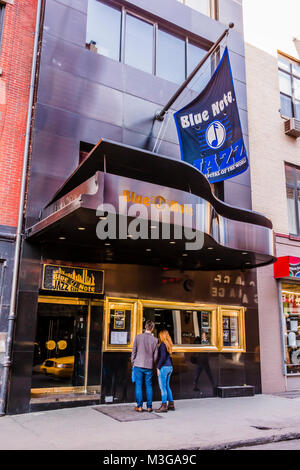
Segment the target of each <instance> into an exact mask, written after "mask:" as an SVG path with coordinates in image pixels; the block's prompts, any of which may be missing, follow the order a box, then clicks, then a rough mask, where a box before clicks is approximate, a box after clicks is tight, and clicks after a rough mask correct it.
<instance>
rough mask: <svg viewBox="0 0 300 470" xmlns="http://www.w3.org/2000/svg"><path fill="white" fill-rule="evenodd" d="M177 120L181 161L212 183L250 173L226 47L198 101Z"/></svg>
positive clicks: (184, 109) (186, 108)
mask: <svg viewBox="0 0 300 470" xmlns="http://www.w3.org/2000/svg"><path fill="white" fill-rule="evenodd" d="M174 119H175V122H176V127H177V132H178V137H179V143H180V149H181V158H182V159H183V160H184V161H186V162H188V163H190V164H191V165H194V166H195V167H196V168H198V170H200V171H201V173H203V174H204V175H205V176H206V178H207V179H208V181H209V182H210V183H216V182H218V181H223V180H226V179H228V178H232V177H234V176H236V175H238V174H240V173H243V172H244V171H245V170H247V168H248V166H249V164H248V158H247V153H246V149H245V145H244V140H243V135H242V130H241V123H240V118H239V113H238V107H237V102H236V96H235V91H234V86H233V80H232V74H231V67H230V62H229V54H228V49H227V47H226V48H225V51H224V54H223V56H222V59H221V61H220V63H219V65H218V67H217V69H216V71H215V73H214V74H213V76H212V77H211V79H210V81H209V83H208V84H207V86H206V87H205V88H204V90H203V91H202V92H201V93H200V95H199V96H198V97H197V98H196V99H194V100H193V101H192V102H191V103H189V104H187V105H186V106H185V107H184V108H182V109H180V110H179V111H177V112H176V113H175V114H174Z"/></svg>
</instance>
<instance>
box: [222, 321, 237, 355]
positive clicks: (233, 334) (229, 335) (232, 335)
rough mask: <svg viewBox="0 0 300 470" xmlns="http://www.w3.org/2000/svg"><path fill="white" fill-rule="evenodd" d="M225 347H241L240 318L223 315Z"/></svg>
mask: <svg viewBox="0 0 300 470" xmlns="http://www.w3.org/2000/svg"><path fill="white" fill-rule="evenodd" d="M223 345H224V346H235V347H237V346H238V345H239V332H238V317H235V316H231V315H228V316H226V315H223Z"/></svg>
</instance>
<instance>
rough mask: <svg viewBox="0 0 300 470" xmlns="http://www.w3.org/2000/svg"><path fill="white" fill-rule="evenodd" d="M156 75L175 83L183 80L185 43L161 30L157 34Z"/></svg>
mask: <svg viewBox="0 0 300 470" xmlns="http://www.w3.org/2000/svg"><path fill="white" fill-rule="evenodd" d="M156 74H157V75H158V76H159V77H161V78H165V79H166V80H169V81H171V82H175V83H182V82H183V81H184V80H185V41H184V40H183V39H180V38H178V37H176V36H174V35H172V34H169V33H166V32H165V31H162V30H161V29H159V30H158V34H157V56H156Z"/></svg>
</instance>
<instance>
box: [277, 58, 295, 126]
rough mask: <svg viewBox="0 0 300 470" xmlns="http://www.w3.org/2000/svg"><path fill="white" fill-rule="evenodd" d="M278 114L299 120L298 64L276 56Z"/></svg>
mask: <svg viewBox="0 0 300 470" xmlns="http://www.w3.org/2000/svg"><path fill="white" fill-rule="evenodd" d="M278 69H279V70H278V73H279V88H280V105H281V108H280V112H281V114H283V115H284V116H287V117H295V118H296V119H300V62H297V61H296V60H295V61H293V60H291V59H288V58H287V57H284V56H282V55H278Z"/></svg>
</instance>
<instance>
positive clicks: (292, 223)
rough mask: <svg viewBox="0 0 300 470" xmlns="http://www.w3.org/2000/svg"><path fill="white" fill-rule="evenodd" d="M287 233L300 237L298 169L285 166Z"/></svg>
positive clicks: (299, 182)
mask: <svg viewBox="0 0 300 470" xmlns="http://www.w3.org/2000/svg"><path fill="white" fill-rule="evenodd" d="M285 178H286V194H287V205H288V220H289V232H290V234H291V235H296V236H300V168H297V167H295V166H292V165H285Z"/></svg>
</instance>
